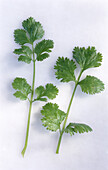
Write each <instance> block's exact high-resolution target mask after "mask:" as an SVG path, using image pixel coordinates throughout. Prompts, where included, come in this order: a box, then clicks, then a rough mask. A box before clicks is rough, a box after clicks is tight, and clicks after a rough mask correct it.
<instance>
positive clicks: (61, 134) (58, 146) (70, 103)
mask: <svg viewBox="0 0 108 170" xmlns="http://www.w3.org/2000/svg"><path fill="white" fill-rule="evenodd" d="M82 72H83V70H81V72H80V74H79V76H78V79H77V81H76V82H75V87H74V90H73V93H72V97H71V99H70V102H69V106H68V109H67V113H66V118H65V120H64V123H63V127H62V130H61V133H60V136H59V140H58V144H57V149H56V154H58V153H59V149H60V144H61V140H62V136H63V133H64V130H65V127H66V123H67V119H68V116H69V111H70V108H71V105H72V101H73V98H74V95H75V91H76V88H77V86H78V83H79V80H80V77H81V75H82Z"/></svg>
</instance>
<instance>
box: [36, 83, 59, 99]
mask: <svg viewBox="0 0 108 170" xmlns="http://www.w3.org/2000/svg"><path fill="white" fill-rule="evenodd" d="M35 94H36V95H37V99H36V100H41V101H47V98H46V97H48V98H49V99H54V98H55V97H56V95H57V94H58V89H57V88H56V86H54V85H53V84H51V83H50V84H47V85H46V86H45V88H44V87H43V86H39V87H37V88H36V90H35ZM43 97H44V98H43Z"/></svg>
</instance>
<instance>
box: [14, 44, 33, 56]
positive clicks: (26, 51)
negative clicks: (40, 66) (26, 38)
mask: <svg viewBox="0 0 108 170" xmlns="http://www.w3.org/2000/svg"><path fill="white" fill-rule="evenodd" d="M14 53H15V54H18V55H20V54H24V55H27V56H31V55H32V50H31V49H30V47H28V46H25V45H22V46H21V48H19V49H15V50H14Z"/></svg>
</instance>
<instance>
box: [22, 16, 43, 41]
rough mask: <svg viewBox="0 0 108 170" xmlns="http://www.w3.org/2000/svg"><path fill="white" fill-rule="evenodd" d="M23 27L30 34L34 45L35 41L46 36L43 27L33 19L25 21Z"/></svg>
mask: <svg viewBox="0 0 108 170" xmlns="http://www.w3.org/2000/svg"><path fill="white" fill-rule="evenodd" d="M22 26H23V28H24V29H25V30H26V31H27V33H28V34H29V37H30V42H31V43H33V42H34V41H35V40H39V39H41V38H42V37H43V35H44V30H43V27H42V25H41V24H40V23H39V22H36V21H35V20H34V19H33V18H32V17H30V18H28V19H27V20H24V21H23V23H22Z"/></svg>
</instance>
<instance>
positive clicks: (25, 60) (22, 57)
mask: <svg viewBox="0 0 108 170" xmlns="http://www.w3.org/2000/svg"><path fill="white" fill-rule="evenodd" d="M31 60H32V59H31V57H28V56H24V55H20V56H19V58H18V61H23V62H25V63H27V64H30V63H31Z"/></svg>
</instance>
